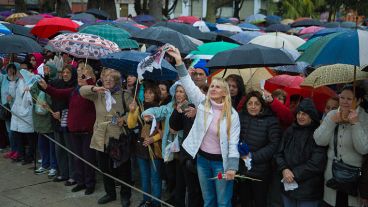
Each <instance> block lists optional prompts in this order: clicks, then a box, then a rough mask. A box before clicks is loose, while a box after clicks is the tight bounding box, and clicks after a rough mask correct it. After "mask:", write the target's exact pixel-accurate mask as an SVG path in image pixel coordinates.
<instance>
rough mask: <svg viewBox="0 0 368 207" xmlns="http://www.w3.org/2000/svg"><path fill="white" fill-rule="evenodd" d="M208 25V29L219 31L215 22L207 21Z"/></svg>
mask: <svg viewBox="0 0 368 207" xmlns="http://www.w3.org/2000/svg"><path fill="white" fill-rule="evenodd" d="M206 25H207V27H208V29H210V30H211V31H217V30H218V29H217V27H216V24H214V23H211V22H206Z"/></svg>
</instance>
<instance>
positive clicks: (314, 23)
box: [290, 19, 322, 27]
mask: <svg viewBox="0 0 368 207" xmlns="http://www.w3.org/2000/svg"><path fill="white" fill-rule="evenodd" d="M321 25H322V22H320V21H319V20H316V19H304V20H300V21H295V22H294V23H292V24H291V25H290V26H291V27H309V26H321Z"/></svg>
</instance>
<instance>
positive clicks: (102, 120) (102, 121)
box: [80, 86, 132, 152]
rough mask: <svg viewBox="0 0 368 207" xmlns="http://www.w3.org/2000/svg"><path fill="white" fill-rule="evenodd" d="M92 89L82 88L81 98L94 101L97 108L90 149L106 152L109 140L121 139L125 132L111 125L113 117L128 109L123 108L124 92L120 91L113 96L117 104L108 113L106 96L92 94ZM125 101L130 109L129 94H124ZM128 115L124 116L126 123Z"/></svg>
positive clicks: (88, 87) (89, 87)
mask: <svg viewBox="0 0 368 207" xmlns="http://www.w3.org/2000/svg"><path fill="white" fill-rule="evenodd" d="M91 88H92V86H82V87H81V88H80V94H81V96H83V97H84V98H86V99H88V100H91V101H93V103H94V104H95V108H96V121H95V124H94V126H93V136H92V139H91V144H90V147H91V148H92V149H95V150H98V151H101V152H104V150H105V148H106V147H107V145H108V142H109V138H110V137H112V138H116V139H119V136H120V134H121V133H122V132H123V131H122V130H123V129H122V127H119V126H118V125H114V124H112V123H111V120H112V117H113V116H114V115H116V113H117V112H119V113H120V114H124V111H125V110H127V109H124V107H123V102H122V94H123V93H122V91H118V92H116V93H114V94H113V95H112V97H113V98H114V99H115V101H116V104H113V105H112V108H111V110H110V112H107V110H106V101H105V94H101V93H95V92H92V90H91ZM124 100H125V103H126V107H128V106H129V103H130V102H131V100H132V98H131V96H130V95H129V94H128V93H124ZM127 115H128V114H126V115H125V116H124V119H125V121H126V120H127ZM125 123H126V122H125Z"/></svg>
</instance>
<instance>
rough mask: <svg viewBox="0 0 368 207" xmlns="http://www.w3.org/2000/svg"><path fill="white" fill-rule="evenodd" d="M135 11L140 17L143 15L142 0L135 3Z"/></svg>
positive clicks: (136, 0)
mask: <svg viewBox="0 0 368 207" xmlns="http://www.w3.org/2000/svg"><path fill="white" fill-rule="evenodd" d="M134 10H135V13H137V15H140V14H141V13H142V6H141V1H140V0H135V1H134Z"/></svg>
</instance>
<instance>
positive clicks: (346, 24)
mask: <svg viewBox="0 0 368 207" xmlns="http://www.w3.org/2000/svg"><path fill="white" fill-rule="evenodd" d="M340 26H341V27H343V28H349V29H353V28H356V27H357V25H356V23H355V22H349V21H346V22H341V24H340Z"/></svg>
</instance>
